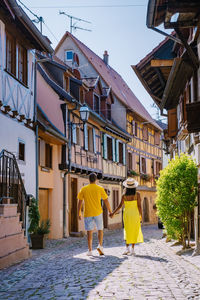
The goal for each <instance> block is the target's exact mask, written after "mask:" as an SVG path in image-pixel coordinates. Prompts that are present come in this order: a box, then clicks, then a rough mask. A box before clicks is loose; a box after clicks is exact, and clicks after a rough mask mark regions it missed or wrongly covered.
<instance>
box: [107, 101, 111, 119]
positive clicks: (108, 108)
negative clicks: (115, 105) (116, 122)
mask: <svg viewBox="0 0 200 300" xmlns="http://www.w3.org/2000/svg"><path fill="white" fill-rule="evenodd" d="M107 119H108V120H109V121H111V105H110V104H109V103H107Z"/></svg>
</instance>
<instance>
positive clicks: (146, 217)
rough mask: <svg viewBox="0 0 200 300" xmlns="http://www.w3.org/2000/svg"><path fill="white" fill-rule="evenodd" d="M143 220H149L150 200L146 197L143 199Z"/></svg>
mask: <svg viewBox="0 0 200 300" xmlns="http://www.w3.org/2000/svg"><path fill="white" fill-rule="evenodd" d="M143 221H144V222H149V202H148V198H146V197H144V201H143Z"/></svg>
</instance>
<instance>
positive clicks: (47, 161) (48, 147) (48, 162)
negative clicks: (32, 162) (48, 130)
mask: <svg viewBox="0 0 200 300" xmlns="http://www.w3.org/2000/svg"><path fill="white" fill-rule="evenodd" d="M48 150H49V157H48ZM52 162H53V147H52V146H51V145H50V144H48V143H45V168H48V169H52Z"/></svg>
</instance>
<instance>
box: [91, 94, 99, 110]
mask: <svg viewBox="0 0 200 300" xmlns="http://www.w3.org/2000/svg"><path fill="white" fill-rule="evenodd" d="M99 102H100V101H99V96H97V95H94V102H93V109H94V111H95V112H96V113H97V114H99V113H100V103H99Z"/></svg>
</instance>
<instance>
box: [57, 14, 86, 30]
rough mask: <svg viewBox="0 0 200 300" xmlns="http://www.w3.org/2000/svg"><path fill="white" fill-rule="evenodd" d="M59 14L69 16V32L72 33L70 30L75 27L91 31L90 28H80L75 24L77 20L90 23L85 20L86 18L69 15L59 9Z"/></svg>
mask: <svg viewBox="0 0 200 300" xmlns="http://www.w3.org/2000/svg"><path fill="white" fill-rule="evenodd" d="M59 14H60V15H65V16H67V17H68V18H70V33H72V30H73V29H74V30H76V29H81V30H85V31H92V30H90V29H86V28H82V27H79V26H77V25H76V24H77V22H85V23H89V24H91V22H89V21H86V20H83V19H80V18H76V17H73V16H71V15H68V14H66V13H65V12H64V11H59ZM73 20H76V21H77V22H75V23H73Z"/></svg>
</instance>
